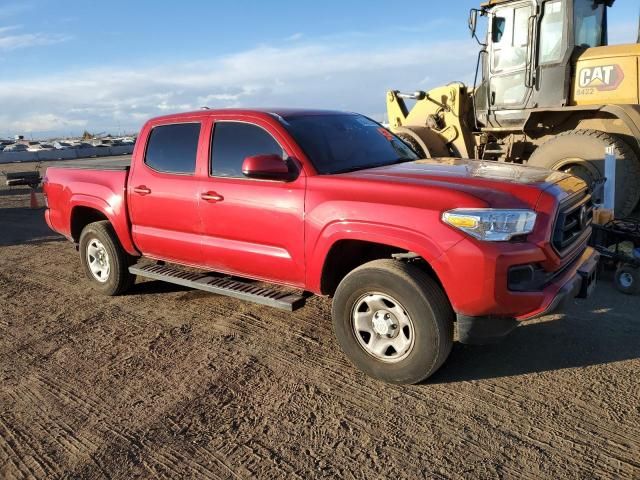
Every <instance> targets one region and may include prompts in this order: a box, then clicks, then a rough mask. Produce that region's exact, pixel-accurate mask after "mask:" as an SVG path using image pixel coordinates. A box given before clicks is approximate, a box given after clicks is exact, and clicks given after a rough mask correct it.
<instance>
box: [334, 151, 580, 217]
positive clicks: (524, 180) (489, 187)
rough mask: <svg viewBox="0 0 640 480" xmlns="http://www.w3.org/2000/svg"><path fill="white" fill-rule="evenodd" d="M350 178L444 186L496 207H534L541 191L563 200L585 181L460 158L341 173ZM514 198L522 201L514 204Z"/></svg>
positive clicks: (499, 163)
mask: <svg viewBox="0 0 640 480" xmlns="http://www.w3.org/2000/svg"><path fill="white" fill-rule="evenodd" d="M341 175H344V176H348V177H349V178H352V179H355V178H357V179H361V180H365V181H381V182H393V183H404V184H408V185H414V186H415V185H423V186H425V187H428V186H434V187H443V186H445V187H446V188H447V189H454V190H458V191H461V192H464V193H466V194H469V195H472V196H474V197H476V198H479V199H481V200H483V201H485V202H486V203H487V204H488V205H490V206H492V207H496V208H506V207H509V208H523V207H527V208H535V207H536V205H537V203H538V200H539V198H540V195H541V193H542V192H543V191H550V193H551V194H552V195H554V196H556V197H558V200H559V201H562V200H563V199H564V198H566V197H567V196H570V195H572V194H573V193H575V192H578V191H580V190H583V189H584V188H585V187H586V184H585V183H584V182H583V181H582V180H580V179H578V178H576V177H573V176H571V175H569V174H566V173H562V172H557V171H551V170H546V169H542V168H535V167H525V166H521V165H516V164H512V163H501V162H494V161H480V160H468V159H460V158H437V159H423V160H416V161H413V162H406V163H400V164H396V165H390V166H386V167H377V168H369V169H364V170H358V171H355V172H350V173H345V174H341ZM514 199H517V200H519V202H515V203H516V204H517V203H520V202H522V204H524V205H519V206H518V207H516V205H515V204H514Z"/></svg>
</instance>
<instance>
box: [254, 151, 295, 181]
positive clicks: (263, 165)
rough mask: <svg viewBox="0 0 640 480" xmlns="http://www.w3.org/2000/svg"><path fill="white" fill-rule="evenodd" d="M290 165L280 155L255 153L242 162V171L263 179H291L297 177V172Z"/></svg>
mask: <svg viewBox="0 0 640 480" xmlns="http://www.w3.org/2000/svg"><path fill="white" fill-rule="evenodd" d="M292 170H293V169H292V168H290V167H289V163H288V162H286V161H285V160H283V159H282V157H281V156H279V155H274V154H269V155H254V156H252V157H247V158H245V159H244V162H242V173H243V174H244V175H245V176H246V177H249V178H257V179H261V180H282V181H291V180H294V179H295V178H296V172H295V171H292Z"/></svg>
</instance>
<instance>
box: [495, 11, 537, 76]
mask: <svg viewBox="0 0 640 480" xmlns="http://www.w3.org/2000/svg"><path fill="white" fill-rule="evenodd" d="M530 15H531V7H530V6H529V5H524V6H520V7H515V8H513V7H510V8H498V9H496V10H495V12H494V14H493V20H492V21H491V42H492V44H493V46H492V49H493V61H492V68H491V70H492V71H493V72H501V71H504V70H514V69H519V68H524V66H525V64H526V61H527V59H526V56H527V43H528V41H529V25H528V24H529V16H530Z"/></svg>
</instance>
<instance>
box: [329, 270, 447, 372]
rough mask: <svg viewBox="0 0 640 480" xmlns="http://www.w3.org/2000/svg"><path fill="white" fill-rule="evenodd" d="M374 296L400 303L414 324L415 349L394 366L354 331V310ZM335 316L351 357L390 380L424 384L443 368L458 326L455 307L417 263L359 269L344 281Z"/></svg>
mask: <svg viewBox="0 0 640 480" xmlns="http://www.w3.org/2000/svg"><path fill="white" fill-rule="evenodd" d="M373 293H375V294H376V295H377V294H378V293H380V294H383V295H385V296H389V297H392V298H393V299H395V300H396V303H399V304H400V305H399V307H400V310H404V312H403V313H404V314H405V316H408V317H409V318H410V322H411V324H412V328H413V330H412V331H413V332H414V333H413V340H412V342H413V343H412V345H413V346H412V348H411V349H410V350H408V351H407V353H406V356H405V357H403V358H401V359H398V360H397V361H395V362H394V363H389V362H386V361H384V360H382V359H378V358H376V357H375V356H373V355H372V354H371V353H369V352H368V351H367V350H366V347H365V346H363V345H362V344H361V342H360V340H358V338H357V335H361V334H360V333H356V328H355V327H354V321H353V314H354V309H355V308H357V305H358V302H359V301H362V299H363V298H366V297H368V296H372V295H369V294H373ZM364 313H367V312H364ZM332 316H333V328H334V333H335V335H336V339H337V341H338V343H339V344H340V347H341V348H342V350H343V351H344V353H345V354H346V355H347V357H349V359H350V360H351V361H352V362H353V363H354V364H355V365H356V366H357V367H358V368H359V369H360V370H362V371H363V372H365V373H366V374H368V375H370V376H372V377H374V378H377V379H380V380H383V381H385V382H389V383H396V384H413V383H418V382H421V381H423V380H425V379H426V378H427V377H429V376H430V375H432V374H433V373H434V372H435V371H436V370H438V368H440V367H441V366H442V364H443V363H444V361H445V360H446V359H447V357H448V356H449V353H450V352H451V347H452V344H453V324H454V313H453V310H452V308H451V304H450V303H449V300H448V299H447V297H446V295H445V293H444V292H443V291H442V289H441V288H440V286H439V285H438V284H437V283H436V282H435V281H434V280H433V279H432V278H431V277H430V276H429V275H428V274H427V273H426V272H424V271H423V270H421V269H419V268H418V267H416V266H414V265H410V264H407V263H403V262H400V261H397V260H374V261H372V262H369V263H366V264H364V265H362V266H360V267H358V268H356V269H355V270H353V271H352V272H350V273H349V274H348V275H347V276H346V277H345V278H344V279H343V280H342V282H340V285H339V286H338V289H337V290H336V293H335V296H334V299H333V308H332ZM378 337H379V338H381V339H384V340H385V341H386V340H387V338H386V337H382V336H380V335H379V336H378Z"/></svg>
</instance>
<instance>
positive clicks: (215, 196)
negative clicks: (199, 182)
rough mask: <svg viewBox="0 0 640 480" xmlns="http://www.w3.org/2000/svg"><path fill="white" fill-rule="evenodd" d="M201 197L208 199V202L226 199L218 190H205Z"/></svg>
mask: <svg viewBox="0 0 640 480" xmlns="http://www.w3.org/2000/svg"><path fill="white" fill-rule="evenodd" d="M200 198H202V199H203V200H206V201H207V202H221V201H222V200H224V197H223V196H222V195H219V194H217V193H216V192H204V193H203V194H201V195H200Z"/></svg>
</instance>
